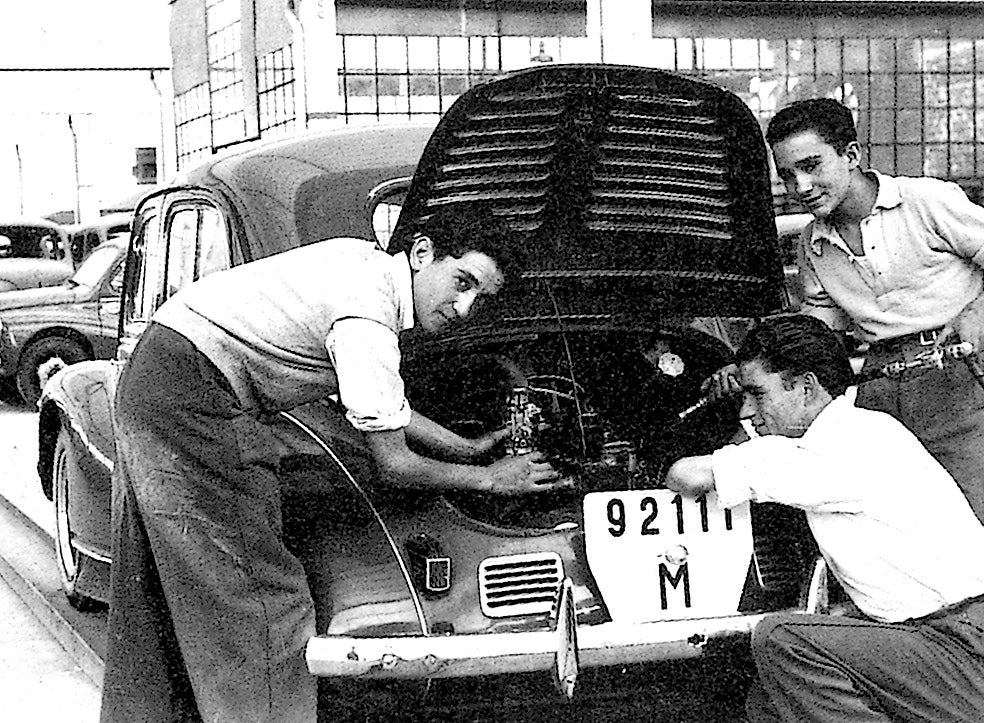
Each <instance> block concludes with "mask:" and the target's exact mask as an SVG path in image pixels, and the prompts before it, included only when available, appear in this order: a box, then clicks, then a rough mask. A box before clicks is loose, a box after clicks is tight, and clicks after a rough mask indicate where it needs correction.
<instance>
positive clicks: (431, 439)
mask: <svg viewBox="0 0 984 723" xmlns="http://www.w3.org/2000/svg"><path fill="white" fill-rule="evenodd" d="M405 431H406V437H407V439H408V440H410V441H411V442H414V443H415V444H418V445H420V446H422V447H423V448H424V449H426V450H427V451H429V452H430V453H432V454H433V455H434V456H435V457H437V458H439V459H446V460H451V461H454V462H470V461H472V460H476V459H480V458H482V457H483V456H484V455H486V454H488V453H489V452H491V451H492V449H493V448H494V447H495V446H496V445H497V444H498V443H499V442H500V441H502V440H503V439H505V438H506V437H508V436H509V430H507V429H499V430H496V431H494V432H490V433H489V434H485V435H482V436H481V437H478V438H476V439H468V438H466V437H462V436H461V435H459V434H455V433H454V432H452V431H451V430H450V429H447V428H445V427H443V426H441V425H440V424H438V423H437V422H435V421H433V420H431V419H428V418H427V417H425V416H424V415H423V414H420V413H419V412H416V411H414V412H413V413H412V414H411V416H410V424H409V425H407V427H406V428H405Z"/></svg>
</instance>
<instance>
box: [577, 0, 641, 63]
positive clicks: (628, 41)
mask: <svg viewBox="0 0 984 723" xmlns="http://www.w3.org/2000/svg"><path fill="white" fill-rule="evenodd" d="M587 5H588V34H589V35H591V33H592V28H593V25H594V24H595V23H596V24H597V28H598V35H599V47H600V56H601V61H602V62H604V63H613V64H617V65H648V64H649V60H648V55H649V53H648V50H649V47H650V45H651V44H652V36H653V31H652V28H653V11H652V3H651V2H650V0H588V4H587Z"/></svg>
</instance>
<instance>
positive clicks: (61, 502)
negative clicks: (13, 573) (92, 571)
mask: <svg viewBox="0 0 984 723" xmlns="http://www.w3.org/2000/svg"><path fill="white" fill-rule="evenodd" d="M51 476H52V501H53V502H54V506H55V557H56V559H57V562H58V571H59V572H60V573H61V581H62V590H63V591H64V592H65V597H67V598H68V602H69V604H70V605H71V606H72V607H73V608H75V609H76V610H81V611H88V610H92V609H94V608H96V607H98V606H99V604H100V603H99V601H98V600H96V599H95V598H91V597H89V596H88V595H84V594H81V593H80V592H78V590H77V584H78V581H79V580H80V579H81V578H82V576H83V575H84V574H85V573H86V571H87V570H88V569H89V567H90V566H95V565H96V564H98V563H97V562H96V561H95V560H93V559H92V558H90V557H89V556H87V555H85V554H84V553H82V552H80V551H79V550H77V549H76V548H75V547H74V546H73V545H72V538H73V537H74V532H73V530H72V519H71V515H70V514H69V498H70V496H71V494H72V490H73V489H74V488H75V486H76V484H77V483H78V482H79V480H80V478H81V476H82V470H81V469H80V468H79V463H78V457H77V453H76V451H75V448H74V447H73V446H72V440H71V436H70V434H69V431H68V430H67V429H66V428H64V427H62V429H61V430H60V431H59V432H58V440H57V441H56V442H55V456H54V461H53V463H52V468H51Z"/></svg>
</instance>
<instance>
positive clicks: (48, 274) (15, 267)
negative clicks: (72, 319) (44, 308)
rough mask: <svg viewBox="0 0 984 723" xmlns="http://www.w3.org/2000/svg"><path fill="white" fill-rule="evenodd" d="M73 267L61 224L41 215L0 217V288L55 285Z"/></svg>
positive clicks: (6, 289) (4, 289)
mask: <svg viewBox="0 0 984 723" xmlns="http://www.w3.org/2000/svg"><path fill="white" fill-rule="evenodd" d="M74 270H75V267H74V265H73V264H72V260H71V257H70V255H69V253H68V237H67V234H66V233H65V230H64V229H63V228H62V227H61V226H59V225H58V224H56V223H52V222H51V221H46V220H44V219H29V218H14V219H0V291H11V290H14V289H31V288H36V287H39V286H55V285H57V284H60V283H61V282H62V281H64V280H65V279H67V278H68V277H69V276H71V275H72V272H73V271H74Z"/></svg>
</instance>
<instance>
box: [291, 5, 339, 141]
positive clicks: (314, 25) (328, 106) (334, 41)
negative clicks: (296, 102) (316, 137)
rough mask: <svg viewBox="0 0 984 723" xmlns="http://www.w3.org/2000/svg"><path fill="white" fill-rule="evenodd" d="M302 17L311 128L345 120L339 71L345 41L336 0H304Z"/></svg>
mask: <svg viewBox="0 0 984 723" xmlns="http://www.w3.org/2000/svg"><path fill="white" fill-rule="evenodd" d="M298 17H299V19H300V24H301V28H302V31H303V43H302V45H303V60H302V70H301V71H300V72H303V73H304V82H303V86H304V90H305V98H304V106H305V108H306V110H307V119H306V120H307V122H306V124H305V125H306V127H307V128H312V129H314V128H319V127H323V126H325V125H336V124H338V123H340V122H342V110H343V109H342V100H341V96H340V95H339V92H338V71H339V69H340V68H341V67H342V48H341V41H340V40H339V38H338V34H337V32H336V17H335V0H303V2H301V4H300V7H299V11H298Z"/></svg>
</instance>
